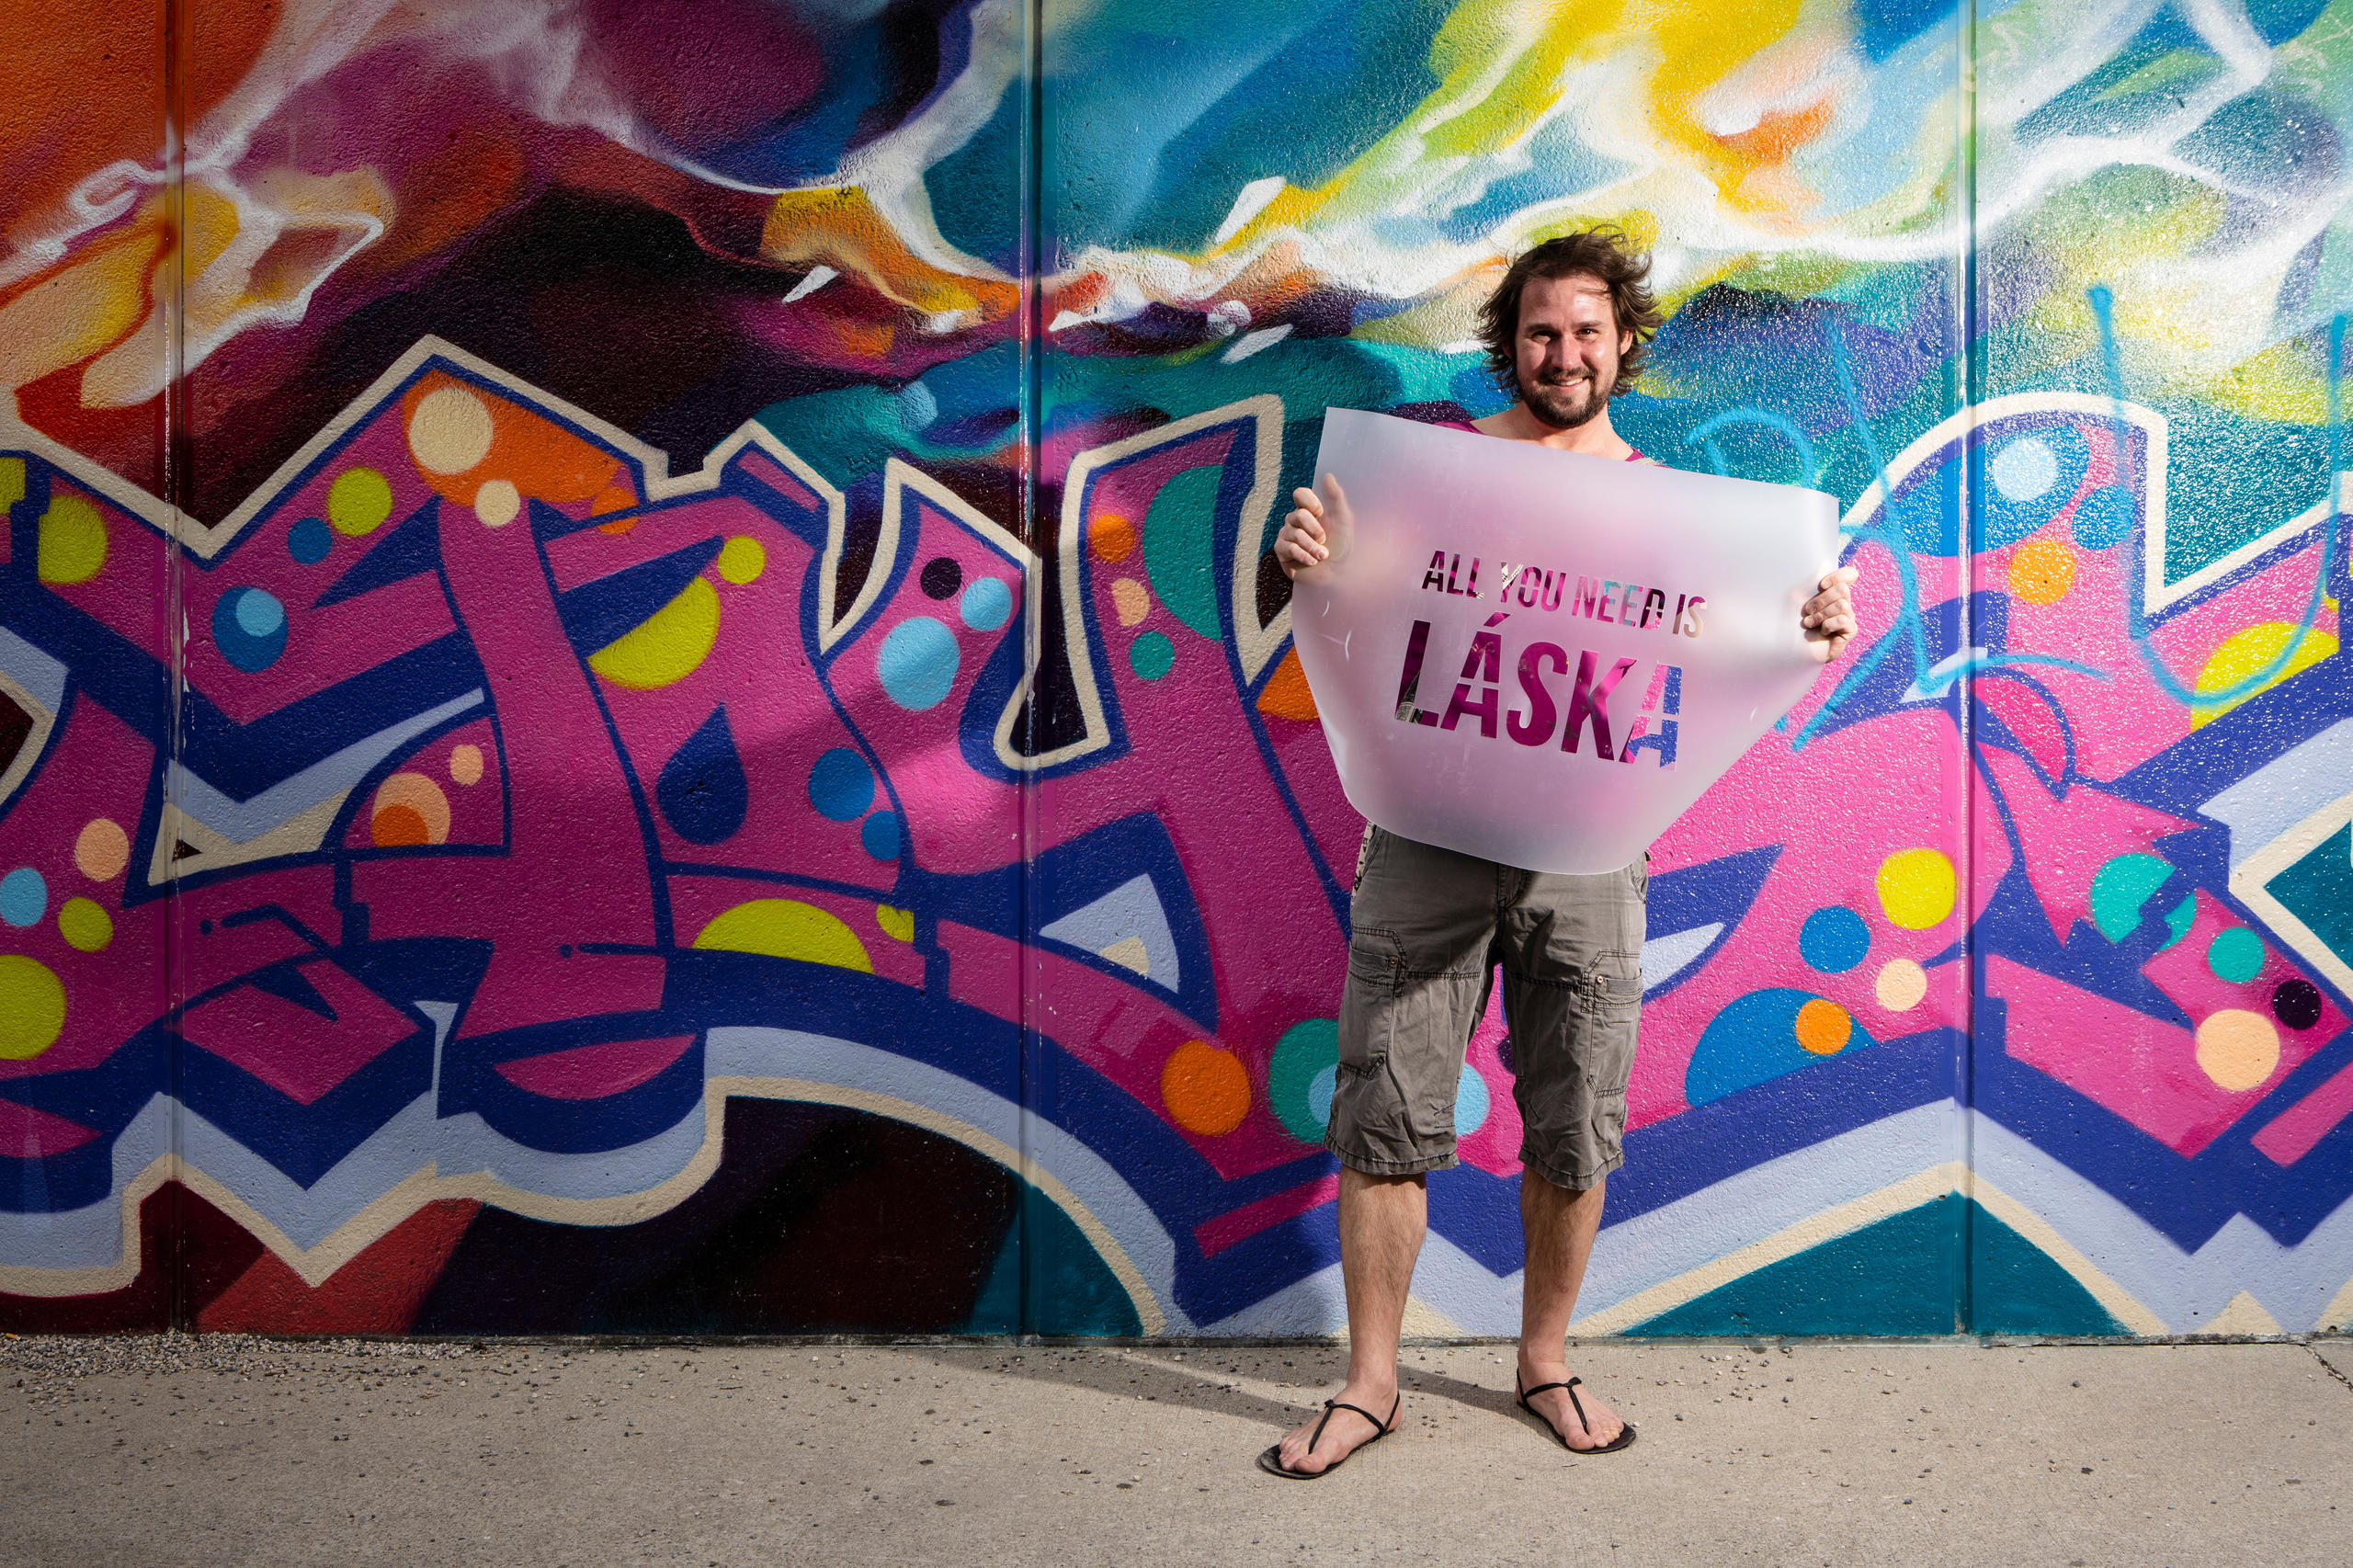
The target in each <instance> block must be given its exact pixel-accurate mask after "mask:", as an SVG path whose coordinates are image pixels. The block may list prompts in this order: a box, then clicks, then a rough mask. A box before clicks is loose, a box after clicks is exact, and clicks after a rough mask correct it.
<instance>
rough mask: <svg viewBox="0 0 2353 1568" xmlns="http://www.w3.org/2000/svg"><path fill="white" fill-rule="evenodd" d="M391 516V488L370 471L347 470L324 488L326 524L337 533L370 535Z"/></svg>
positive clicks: (380, 476) (381, 476)
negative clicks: (331, 524)
mask: <svg viewBox="0 0 2353 1568" xmlns="http://www.w3.org/2000/svg"><path fill="white" fill-rule="evenodd" d="M391 516H392V485H391V484H390V483H386V481H385V479H384V476H383V475H382V474H381V473H378V472H376V471H375V470H374V469H372V468H347V469H345V470H344V471H343V472H341V473H339V474H336V475H335V483H333V484H330V485H328V486H327V521H328V522H330V523H333V524H334V525H335V532H337V533H339V534H355V535H356V534H364V533H373V532H375V531H376V529H378V528H381V527H382V526H383V522H384V519H385V518H386V517H391Z"/></svg>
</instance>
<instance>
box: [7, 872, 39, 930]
mask: <svg viewBox="0 0 2353 1568" xmlns="http://www.w3.org/2000/svg"><path fill="white" fill-rule="evenodd" d="M48 912H49V884H48V883H47V882H45V881H41V875H40V872H39V871H36V870H34V869H32V868H31V867H30V866H19V867H17V869H15V870H13V871H11V872H9V873H8V874H7V875H6V876H5V877H0V920H6V922H7V923H8V924H9V925H11V926H38V925H40V917H41V916H42V915H45V914H47V913H48Z"/></svg>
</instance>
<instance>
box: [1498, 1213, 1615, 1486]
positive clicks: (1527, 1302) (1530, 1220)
mask: <svg viewBox="0 0 2353 1568" xmlns="http://www.w3.org/2000/svg"><path fill="white" fill-rule="evenodd" d="M1606 1186H1607V1183H1606V1181H1597V1182H1596V1183H1594V1184H1593V1186H1591V1187H1587V1188H1586V1189H1585V1190H1584V1191H1582V1192H1579V1191H1577V1190H1575V1189H1574V1188H1572V1187H1555V1186H1553V1185H1552V1183H1551V1182H1549V1181H1546V1180H1545V1179H1544V1178H1543V1177H1542V1176H1539V1175H1537V1174H1536V1173H1535V1172H1534V1171H1529V1172H1527V1173H1525V1174H1524V1175H1522V1176H1521V1177H1520V1179H1519V1222H1520V1225H1521V1228H1522V1229H1523V1230H1525V1231H1526V1232H1527V1233H1528V1273H1527V1276H1526V1278H1525V1280H1524V1282H1523V1284H1522V1286H1521V1289H1520V1306H1519V1381H1520V1386H1521V1387H1522V1388H1533V1387H1535V1386H1536V1385H1537V1384H1538V1383H1557V1382H1565V1381H1568V1376H1569V1364H1568V1358H1567V1356H1568V1348H1567V1340H1568V1336H1569V1318H1570V1315H1571V1314H1572V1313H1573V1312H1574V1311H1575V1310H1576V1304H1577V1287H1578V1286H1580V1285H1582V1284H1584V1283H1585V1266H1586V1260H1587V1259H1588V1258H1590V1257H1591V1256H1593V1238H1594V1236H1595V1234H1596V1233H1597V1232H1598V1231H1599V1230H1600V1229H1601V1201H1602V1190H1603V1188H1604V1187H1606ZM1577 1397H1578V1398H1579V1399H1580V1400H1582V1401H1583V1402H1584V1403H1585V1413H1586V1419H1587V1421H1589V1422H1590V1423H1591V1426H1583V1425H1580V1424H1579V1423H1578V1421H1577V1414H1576V1407H1575V1406H1574V1405H1573V1404H1571V1403H1569V1396H1568V1392H1567V1391H1565V1390H1563V1389H1554V1390H1553V1391H1552V1392H1550V1393H1540V1394H1538V1395H1537V1396H1536V1397H1535V1398H1533V1399H1531V1400H1529V1403H1530V1404H1532V1405H1534V1406H1535V1407H1536V1409H1537V1411H1538V1412H1539V1413H1540V1415H1543V1416H1544V1418H1545V1419H1546V1420H1548V1421H1550V1422H1552V1426H1553V1427H1554V1428H1555V1429H1556V1430H1558V1431H1559V1432H1560V1433H1561V1434H1562V1436H1563V1437H1566V1438H1568V1440H1569V1447H1571V1448H1573V1449H1590V1448H1599V1447H1600V1446H1602V1445H1603V1444H1605V1443H1608V1442H1610V1441H1612V1440H1614V1439H1615V1438H1616V1437H1617V1436H1618V1434H1619V1433H1620V1432H1621V1431H1623V1430H1624V1429H1625V1425H1626V1424H1625V1423H1624V1422H1622V1421H1620V1420H1619V1419H1618V1413H1617V1412H1616V1411H1614V1410H1612V1409H1610V1408H1609V1406H1608V1404H1606V1403H1603V1402H1602V1399H1601V1397H1600V1396H1599V1395H1598V1394H1597V1393H1595V1392H1593V1391H1592V1390H1591V1389H1590V1388H1589V1387H1584V1386H1580V1387H1579V1388H1578V1390H1577Z"/></svg>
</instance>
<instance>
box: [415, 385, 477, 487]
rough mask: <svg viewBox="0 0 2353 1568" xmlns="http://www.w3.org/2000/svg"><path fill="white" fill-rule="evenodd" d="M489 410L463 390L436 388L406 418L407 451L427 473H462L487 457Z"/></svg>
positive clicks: (417, 403) (449, 387) (451, 387)
mask: <svg viewBox="0 0 2353 1568" xmlns="http://www.w3.org/2000/svg"><path fill="white" fill-rule="evenodd" d="M494 433H495V432H494V430H493V428H492V426H491V423H490V410H489V409H488V408H487V407H485V406H484V405H483V401H482V399H481V398H479V397H477V396H475V395H474V394H473V393H472V392H470V391H468V390H467V389H466V388H464V387H456V386H445V387H436V388H434V389H433V390H432V391H431V392H426V394H425V395H424V396H423V397H421V398H419V399H417V401H416V408H415V412H413V413H412V414H410V415H409V416H408V449H409V451H410V452H411V454H413V455H414V456H415V459H416V466H417V467H419V468H421V469H424V470H426V472H431V473H463V472H466V470H468V469H470V468H472V467H473V466H474V464H476V463H478V462H480V461H482V460H483V459H484V458H486V457H488V456H489V455H490V442H491V437H492V436H493V435H494Z"/></svg>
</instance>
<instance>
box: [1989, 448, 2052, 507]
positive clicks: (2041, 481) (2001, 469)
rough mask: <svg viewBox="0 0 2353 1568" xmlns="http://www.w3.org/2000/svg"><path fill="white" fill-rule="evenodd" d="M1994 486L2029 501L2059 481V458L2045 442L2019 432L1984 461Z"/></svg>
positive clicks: (2013, 498) (2014, 499)
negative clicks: (2020, 434) (1991, 458)
mask: <svg viewBox="0 0 2353 1568" xmlns="http://www.w3.org/2000/svg"><path fill="white" fill-rule="evenodd" d="M1985 469H1986V472H1988V473H1989V474H1991V475H1992V476H1993V480H1994V487H1995V489H1997V490H1999V491H2000V492H2001V493H2002V494H2003V495H2004V496H2006V498H2008V499H2009V500H2012V501H2031V500H2033V499H2034V498H2035V497H2036V496H2038V495H2040V494H2042V493H2043V492H2044V491H2046V490H2048V489H2050V488H2051V487H2052V485H2053V484H2056V483H2058V482H2059V460H2058V458H2057V457H2056V456H2055V455H2054V454H2053V453H2052V450H2051V448H2050V446H2049V445H2048V444H2047V443H2046V442H2042V441H2039V440H2037V439H2036V438H2035V437H2032V436H2021V437H2018V439H2017V440H2015V441H2012V442H2010V443H2008V444H2007V445H2006V446H2005V447H2003V448H2002V449H2001V450H2000V451H1998V452H1995V454H1994V460H1993V461H1992V462H1990V463H1987V464H1986V465H1985Z"/></svg>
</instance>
